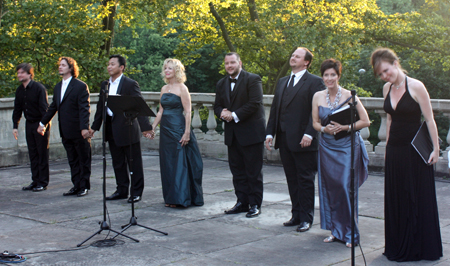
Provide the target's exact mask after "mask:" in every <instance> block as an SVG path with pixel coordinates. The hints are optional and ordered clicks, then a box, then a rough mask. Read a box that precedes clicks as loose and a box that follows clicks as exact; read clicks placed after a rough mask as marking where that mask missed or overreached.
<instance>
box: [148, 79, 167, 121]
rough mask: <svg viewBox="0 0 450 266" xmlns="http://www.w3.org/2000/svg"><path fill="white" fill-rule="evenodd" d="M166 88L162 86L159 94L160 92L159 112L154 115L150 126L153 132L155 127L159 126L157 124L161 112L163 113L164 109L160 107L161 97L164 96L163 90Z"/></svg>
mask: <svg viewBox="0 0 450 266" xmlns="http://www.w3.org/2000/svg"><path fill="white" fill-rule="evenodd" d="M166 86H167V85H164V86H163V87H162V88H161V92H160V94H159V110H158V113H157V114H156V117H155V120H154V121H153V124H152V128H153V130H155V129H156V127H157V126H158V125H159V122H161V116H162V114H163V111H164V108H163V107H162V105H161V96H162V95H163V94H164V91H165V89H166Z"/></svg>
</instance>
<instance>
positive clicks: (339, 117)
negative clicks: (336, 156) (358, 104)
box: [328, 104, 359, 140]
mask: <svg viewBox="0 0 450 266" xmlns="http://www.w3.org/2000/svg"><path fill="white" fill-rule="evenodd" d="M355 115H356V117H355V122H356V121H358V120H359V115H358V112H357V111H356V110H355ZM328 118H329V119H330V120H329V121H334V122H336V123H339V124H341V125H350V123H351V110H350V105H348V104H346V105H344V106H342V107H341V108H339V109H337V110H334V111H333V112H331V114H330V115H329V116H328ZM347 135H350V133H349V132H347V131H341V132H339V133H337V134H336V135H334V139H335V140H338V139H342V138H344V137H346V136H347Z"/></svg>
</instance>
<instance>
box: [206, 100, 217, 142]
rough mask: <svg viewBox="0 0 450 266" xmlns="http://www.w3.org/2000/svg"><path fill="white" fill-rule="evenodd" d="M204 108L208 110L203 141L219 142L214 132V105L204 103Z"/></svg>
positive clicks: (215, 125) (215, 123) (215, 124)
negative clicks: (206, 129) (206, 130)
mask: <svg viewBox="0 0 450 266" xmlns="http://www.w3.org/2000/svg"><path fill="white" fill-rule="evenodd" d="M203 106H205V107H206V108H208V121H207V122H206V127H207V128H208V132H206V134H205V140H211V141H216V140H219V136H220V135H219V133H217V131H216V127H217V122H216V117H215V116H214V104H211V103H205V104H203Z"/></svg>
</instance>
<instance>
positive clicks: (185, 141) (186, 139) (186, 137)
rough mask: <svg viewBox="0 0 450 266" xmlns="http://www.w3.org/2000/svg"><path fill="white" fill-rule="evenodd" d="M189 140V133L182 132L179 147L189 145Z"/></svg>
mask: <svg viewBox="0 0 450 266" xmlns="http://www.w3.org/2000/svg"><path fill="white" fill-rule="evenodd" d="M190 138H191V132H184V134H183V137H181V140H180V143H181V146H185V145H187V144H188V143H189V140H190Z"/></svg>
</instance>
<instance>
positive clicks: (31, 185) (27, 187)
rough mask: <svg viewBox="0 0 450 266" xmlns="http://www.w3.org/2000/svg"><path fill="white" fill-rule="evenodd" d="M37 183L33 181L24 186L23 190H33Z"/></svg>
mask: <svg viewBox="0 0 450 266" xmlns="http://www.w3.org/2000/svg"><path fill="white" fill-rule="evenodd" d="M35 187H36V185H34V184H33V183H31V184H29V185H28V186H26V187H22V190H33V188H35Z"/></svg>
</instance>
